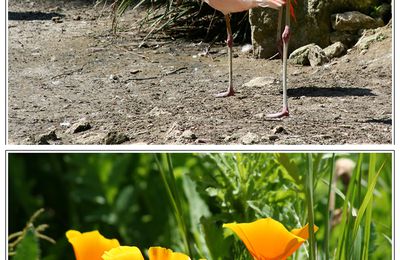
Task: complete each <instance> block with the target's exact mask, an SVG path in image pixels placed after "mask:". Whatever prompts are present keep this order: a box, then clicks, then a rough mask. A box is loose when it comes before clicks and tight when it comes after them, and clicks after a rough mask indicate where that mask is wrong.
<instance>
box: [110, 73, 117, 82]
mask: <svg viewBox="0 0 400 260" xmlns="http://www.w3.org/2000/svg"><path fill="white" fill-rule="evenodd" d="M109 79H110V80H112V81H116V80H118V76H117V75H114V74H111V75H110V77H109Z"/></svg>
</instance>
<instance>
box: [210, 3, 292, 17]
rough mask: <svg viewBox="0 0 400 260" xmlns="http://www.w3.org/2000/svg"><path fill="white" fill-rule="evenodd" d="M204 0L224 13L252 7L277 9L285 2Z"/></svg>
mask: <svg viewBox="0 0 400 260" xmlns="http://www.w3.org/2000/svg"><path fill="white" fill-rule="evenodd" d="M204 2H206V3H207V4H209V5H210V6H211V7H213V8H214V9H217V10H219V11H221V12H222V13H223V14H224V15H227V14H229V13H237V12H243V11H247V10H249V9H251V8H254V7H269V8H273V9H278V8H279V7H281V6H282V5H283V4H285V1H283V0H204Z"/></svg>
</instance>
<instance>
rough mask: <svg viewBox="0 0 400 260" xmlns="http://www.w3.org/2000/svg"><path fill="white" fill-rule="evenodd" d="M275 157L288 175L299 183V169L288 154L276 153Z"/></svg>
mask: <svg viewBox="0 0 400 260" xmlns="http://www.w3.org/2000/svg"><path fill="white" fill-rule="evenodd" d="M275 158H276V160H277V161H278V163H280V164H281V166H283V168H284V169H286V171H287V173H288V174H289V175H290V177H292V178H293V180H294V181H295V182H296V183H300V177H299V172H300V171H299V169H298V167H297V165H296V163H295V162H293V161H292V160H290V158H289V156H288V155H287V154H284V153H278V154H276V155H275Z"/></svg>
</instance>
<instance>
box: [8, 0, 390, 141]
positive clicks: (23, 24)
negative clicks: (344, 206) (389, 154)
mask: <svg viewBox="0 0 400 260" xmlns="http://www.w3.org/2000/svg"><path fill="white" fill-rule="evenodd" d="M55 3H56V2H53V3H52V2H45V1H42V2H26V1H24V2H18V1H16V0H10V1H9V12H11V13H10V14H11V15H9V24H8V35H9V36H8V37H9V38H8V53H9V54H8V55H9V56H8V62H9V63H8V65H9V71H8V142H9V143H10V144H38V143H44V144H46V143H50V144H105V143H107V144H115V143H123V144H139V143H140V144H142V143H143V144H188V143H190V144H191V143H196V144H197V143H198V144H240V143H244V144H390V143H391V142H392V96H391V93H392V91H391V90H392V28H391V27H390V26H386V27H382V28H379V29H378V30H380V32H381V33H382V34H384V35H385V39H383V40H380V41H377V42H374V43H372V44H371V46H370V47H369V49H368V50H366V51H362V50H360V49H357V48H353V49H352V51H350V52H349V53H348V54H347V55H345V56H343V57H341V58H338V59H335V60H332V61H331V62H330V63H329V64H327V65H324V66H321V67H301V66H295V65H289V68H288V71H289V91H288V95H289V107H290V117H287V118H284V119H278V120H268V119H267V118H266V117H265V115H266V114H268V113H272V112H277V111H279V110H280V109H281V103H282V93H281V92H282V90H281V80H280V78H281V76H280V75H281V61H280V60H262V59H255V58H253V57H252V55H251V54H248V53H242V52H241V47H240V46H237V47H236V48H235V50H234V51H235V54H236V56H235V58H234V61H233V63H234V82H235V89H236V91H237V93H236V95H235V96H233V97H229V98H224V99H218V98H215V97H214V96H213V95H214V94H216V93H218V92H221V91H223V90H225V89H226V87H227V84H228V75H227V72H228V66H227V65H228V64H227V55H226V48H225V46H224V44H223V42H220V43H216V44H214V45H212V47H211V49H210V51H209V52H208V54H207V55H203V54H204V53H206V52H205V50H206V49H207V47H208V46H209V44H208V43H203V42H201V40H192V41H191V40H188V39H173V38H172V37H171V36H168V35H160V34H157V35H155V36H153V37H152V38H150V39H148V40H146V41H145V42H144V44H141V43H142V39H143V37H144V36H145V35H146V34H145V33H143V32H139V30H138V29H137V28H136V26H134V25H135V21H137V19H138V17H139V16H140V15H141V13H140V12H128V13H126V15H124V16H123V17H122V21H121V24H120V27H121V28H123V29H121V30H120V31H119V32H118V33H117V35H113V34H112V33H111V30H110V29H111V28H110V27H111V19H110V17H109V11H108V10H102V8H101V7H97V8H94V7H93V6H90V5H84V4H77V3H75V2H70V3H69V4H65V5H60V4H59V5H56V4H55ZM101 14H102V15H101ZM294 33H296V32H294ZM255 77H270V80H266V82H267V83H265V84H263V85H259V86H253V87H246V86H244V85H243V84H244V83H247V82H249V81H250V80H252V79H253V78H255Z"/></svg>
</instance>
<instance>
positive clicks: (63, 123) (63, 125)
mask: <svg viewBox="0 0 400 260" xmlns="http://www.w3.org/2000/svg"><path fill="white" fill-rule="evenodd" d="M60 126H61V127H63V128H68V127H70V126H71V123H70V122H62V123H60Z"/></svg>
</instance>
